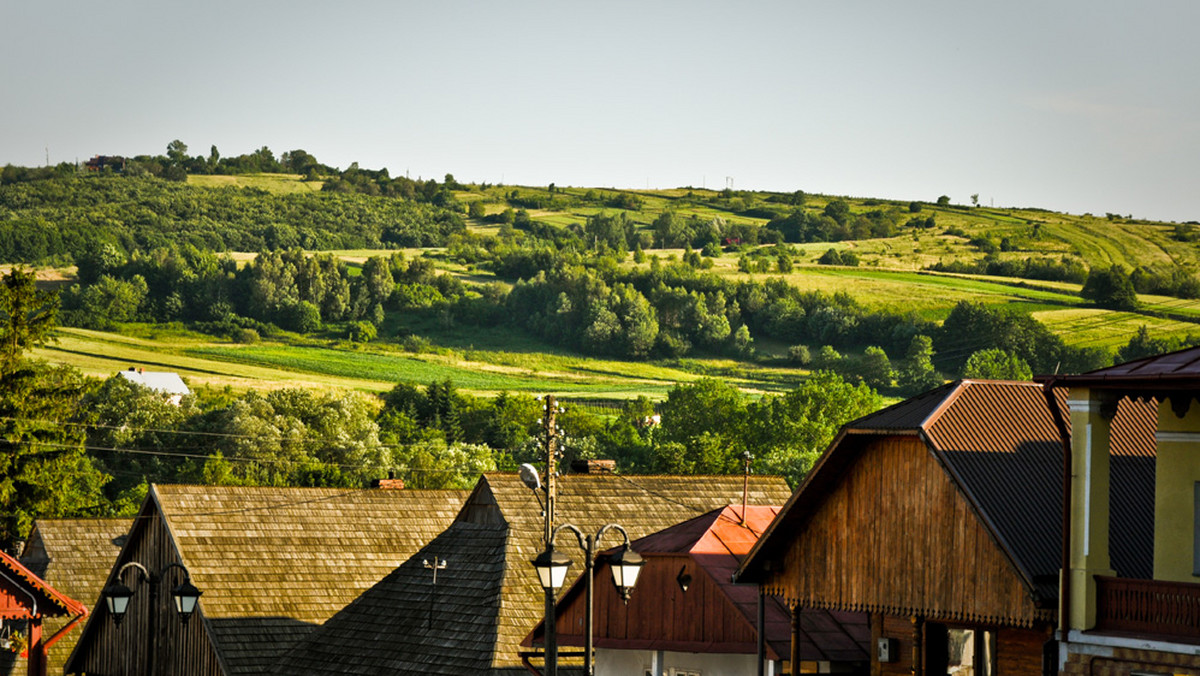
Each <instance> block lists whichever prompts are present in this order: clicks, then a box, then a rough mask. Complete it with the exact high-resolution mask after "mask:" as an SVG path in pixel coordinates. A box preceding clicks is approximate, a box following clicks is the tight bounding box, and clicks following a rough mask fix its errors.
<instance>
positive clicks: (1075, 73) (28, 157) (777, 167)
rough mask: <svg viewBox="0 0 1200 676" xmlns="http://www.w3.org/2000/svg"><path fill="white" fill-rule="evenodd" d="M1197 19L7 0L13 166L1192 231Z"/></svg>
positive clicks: (1, 5) (1060, 8) (1081, 6)
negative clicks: (847, 203)
mask: <svg viewBox="0 0 1200 676" xmlns="http://www.w3.org/2000/svg"><path fill="white" fill-rule="evenodd" d="M1198 25H1200V2H1195V0H1143V1H1141V2H1126V1H1121V2H1117V1H1113V0H1063V1H1054V0H1037V1H1028V0H1008V1H1006V2H991V3H977V2H963V1H962V0H954V1H951V0H946V1H940V2H933V1H928V0H908V1H906V2H895V1H894V0H892V1H889V2H870V1H866V0H863V1H836V2H835V1H832V0H831V1H828V2H804V1H801V0H788V1H775V2H766V1H761V2H755V1H752V0H750V1H744V2H730V1H728V0H726V1H725V2H708V1H706V0H690V1H688V2H670V1H657V2H656V1H649V0H642V1H639V2H624V1H620V0H606V1H605V2H590V3H583V2H570V1H566V2H564V1H562V0H558V1H555V2H521V1H517V0H513V1H502V0H488V1H481V2H471V1H467V0H446V1H440V2H429V1H424V2H408V1H406V0H387V1H378V2H376V1H357V0H343V1H341V2H331V1H330V0H321V1H319V2H310V1H308V0H288V1H286V2H280V1H275V0H237V1H236V2H230V1H227V0H204V1H203V2H181V1H178V0H156V1H149V0H146V1H135V0H104V2H95V1H94V0H91V1H83V0H70V1H66V0H0V165H3V164H9V163H11V164H16V165H24V166H40V165H43V164H45V163H46V158H47V155H48V156H49V161H50V162H51V163H52V164H57V163H59V162H63V161H68V162H74V161H76V160H79V161H82V160H86V159H87V158H89V157H91V156H93V155H97V154H106V155H126V156H132V155H138V154H164V153H165V151H166V146H167V144H168V143H170V142H171V141H172V140H174V139H179V140H182V141H183V142H184V143H186V144H187V145H188V147H189V154H192V155H205V156H207V155H208V153H209V149H210V148H211V146H214V145H215V146H216V147H217V148H218V150H219V151H220V153H221V154H222V155H223V156H231V155H239V154H242V153H250V152H253V151H254V150H256V149H258V148H260V147H262V146H264V145H265V146H268V147H269V148H271V149H272V150H273V151H274V152H275V154H276V155H277V156H278V155H280V154H282V153H283V152H284V151H287V150H293V149H304V150H306V151H308V152H309V153H311V154H313V155H314V156H315V157H316V158H317V159H318V160H319V161H321V162H323V163H325V164H329V165H332V166H337V167H341V168H345V167H346V166H348V165H349V164H350V163H351V162H358V163H359V166H362V167H364V168H371V169H378V168H381V167H387V168H388V170H389V171H390V172H391V174H392V175H393V176H397V175H404V174H407V175H409V176H411V177H412V178H418V177H423V178H430V177H433V178H437V179H438V180H441V179H442V178H443V177H444V175H445V174H447V173H452V174H454V176H455V178H456V179H457V180H459V181H461V182H471V181H474V182H489V183H505V184H515V185H546V184H548V183H551V182H553V183H556V184H557V185H559V186H568V185H571V186H588V187H621V188H646V187H651V188H671V187H680V186H694V187H708V188H718V189H719V188H724V187H726V186H732V187H733V188H735V189H747V190H749V189H758V190H777V191H789V192H790V191H793V190H804V191H805V192H809V193H824V194H831V195H843V196H851V197H876V198H886V199H900V200H923V201H933V200H935V199H937V197H938V196H940V195H948V196H949V197H950V198H951V200H952V201H954V202H956V203H969V201H970V199H971V195H973V194H978V195H979V202H980V204H984V205H989V204H994V205H995V206H1006V207H1007V206H1012V207H1039V208H1044V209H1051V210H1054V211H1064V212H1070V213H1085V212H1086V213H1093V214H1096V215H1103V214H1105V213H1110V212H1111V213H1117V214H1121V215H1132V216H1134V217H1137V218H1149V219H1156V220H1168V221H1189V220H1200V190H1197V189H1196V187H1197V183H1198V179H1200V114H1198V111H1200V52H1197V51H1196V49H1195V45H1194V41H1195V30H1196V26H1198Z"/></svg>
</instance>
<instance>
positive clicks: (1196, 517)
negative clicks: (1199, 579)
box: [1192, 481, 1200, 575]
mask: <svg viewBox="0 0 1200 676" xmlns="http://www.w3.org/2000/svg"><path fill="white" fill-rule="evenodd" d="M1192 512H1193V515H1192V575H1200V481H1197V482H1196V483H1195V484H1193V485H1192Z"/></svg>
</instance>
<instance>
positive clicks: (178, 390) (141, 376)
mask: <svg viewBox="0 0 1200 676" xmlns="http://www.w3.org/2000/svg"><path fill="white" fill-rule="evenodd" d="M117 373H118V374H119V375H120V376H121V377H122V378H124V379H125V380H128V381H129V382H131V383H137V384H138V385H141V386H143V387H148V388H150V389H152V390H154V391H155V392H161V393H163V394H191V392H192V391H191V390H189V389H188V386H187V385H186V384H185V383H184V382H183V378H180V377H179V374H178V373H175V372H173V371H135V370H133V369H129V370H128V371H118V372H117Z"/></svg>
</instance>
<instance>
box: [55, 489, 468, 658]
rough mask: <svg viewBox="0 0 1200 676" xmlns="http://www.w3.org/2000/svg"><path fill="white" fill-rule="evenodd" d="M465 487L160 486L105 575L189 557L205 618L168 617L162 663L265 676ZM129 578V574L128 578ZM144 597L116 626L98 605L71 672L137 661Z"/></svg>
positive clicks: (446, 516)
mask: <svg viewBox="0 0 1200 676" xmlns="http://www.w3.org/2000/svg"><path fill="white" fill-rule="evenodd" d="M466 496H467V492H466V491H428V490H357V489H336V488H267V487H230V486H220V487H217V486H171V485H153V486H151V490H150V494H149V495H148V496H147V498H146V501H145V502H144V503H143V506H142V509H141V511H140V512H139V514H138V516H137V517H136V519H135V521H134V525H133V528H132V529H131V531H130V535H129V538H128V540H127V541H126V543H125V546H124V548H123V549H122V551H121V553H120V555H119V556H118V557H117V561H116V564H115V565H114V566H113V568H112V570H111V572H110V574H109V577H108V581H111V580H112V579H113V577H114V576H115V573H116V571H117V569H118V568H119V566H120V565H123V564H124V563H126V562H129V561H138V562H140V563H142V564H143V565H146V566H147V567H148V568H150V569H151V570H158V569H161V568H162V567H163V566H164V565H165V564H167V563H168V562H181V563H183V564H184V565H185V566H187V568H188V570H189V571H190V573H191V578H192V582H193V583H194V584H195V585H196V587H198V588H199V589H200V590H201V591H202V592H203V593H204V596H203V597H202V598H201V600H200V608H199V611H198V613H197V615H199V621H197V619H196V618H193V619H192V621H191V622H190V623H189V625H188V626H187V627H186V628H184V629H181V628H179V627H178V625H177V622H174V623H172V622H167V621H166V620H164V621H163V622H162V624H163V625H167V628H166V631H168V634H167V638H166V640H165V642H164V645H169V646H172V647H173V648H174V650H173V651H164V652H167V653H170V654H165V655H164V654H160V656H159V660H160V664H163V665H164V667H166V665H167V664H171V662H170V661H169V660H174V665H175V667H176V668H184V667H186V670H187V673H193V674H222V675H225V676H231V675H233V674H261V673H265V672H267V671H268V670H269V669H270V668H271V666H273V665H274V664H275V662H276V660H277V659H278V657H279V655H280V654H282V653H283V652H284V651H285V650H286V649H287V648H289V647H290V646H292V645H293V644H295V642H296V641H297V640H299V639H300V638H303V637H304V636H306V635H307V634H308V633H309V632H311V631H312V629H313V628H314V627H315V626H317V625H319V624H320V623H322V622H324V621H325V620H326V619H328V618H329V617H330V616H332V615H333V614H334V613H335V612H337V611H338V610H340V609H341V608H343V607H344V606H345V605H346V604H348V603H349V602H350V601H352V600H353V599H354V598H356V597H357V596H359V595H360V594H361V593H362V592H363V591H364V590H366V589H367V588H369V587H370V586H371V585H373V584H375V583H376V582H378V581H379V580H381V579H382V578H383V577H384V576H386V575H387V574H388V573H390V572H391V571H392V570H394V569H395V568H396V566H398V565H399V564H400V563H401V562H403V561H404V560H406V559H407V558H409V557H410V556H411V555H412V554H413V553H414V552H416V551H417V550H419V549H420V548H421V547H422V546H423V545H425V544H426V543H427V542H429V541H430V540H432V539H433V538H434V537H436V536H437V534H439V533H441V532H442V531H443V530H445V528H446V527H447V526H449V525H450V523H452V522H453V519H454V517H455V515H456V514H457V512H458V510H459V508H460V507H461V505H462V501H463V500H464V499H465V498H466ZM132 579H133V575H132V574H131V575H129V576H128V577H127V578H126V581H127V582H131V581H132ZM105 584H107V581H106V583H105ZM147 596H148V595H147V594H136V595H135V597H134V599H133V602H132V603H131V606H130V611H129V614H128V616H127V617H126V618H125V621H124V622H123V623H122V625H121V627H119V628H116V627H114V626H113V623H112V621H111V619H110V618H109V617H108V613H107V611H106V610H105V609H104V608H103V604H100V605H99V606H98V608H97V611H96V612H95V613H94V614H93V615H92V618H91V620H89V622H88V624H87V626H86V627H85V629H84V633H83V635H82V636H81V638H80V640H79V644H78V645H77V646H76V649H75V652H74V653H73V654H72V655H71V657H70V659H69V661H68V664H67V673H82V672H86V673H107V672H110V671H113V670H114V669H115V668H116V667H115V666H114V665H116V664H117V663H118V662H120V663H129V664H141V663H142V661H141V660H144V655H141V654H131V653H136V652H138V650H139V648H138V646H139V645H140V643H139V642H137V641H134V640H133V639H131V638H130V637H131V636H138V635H139V631H140V635H142V636H144V635H145V632H146V631H147V628H146V627H145V625H144V624H142V622H143V619H142V616H143V615H144V614H145V613H146V610H147V609H146V608H145V604H146V599H147ZM139 604H140V605H139ZM163 617H164V618H165V617H167V615H163ZM172 619H173V618H172ZM139 624H141V626H140V627H139ZM131 625H132V626H131ZM170 632H175V633H173V634H172V633H170Z"/></svg>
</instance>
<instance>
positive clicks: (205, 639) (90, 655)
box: [68, 502, 224, 676]
mask: <svg viewBox="0 0 1200 676" xmlns="http://www.w3.org/2000/svg"><path fill="white" fill-rule="evenodd" d="M138 519H141V520H144V521H145V524H144V525H145V527H144V528H142V529H134V530H133V533H132V534H131V541H130V542H128V543H127V544H126V546H125V550H124V552H123V556H122V557H121V558H120V559H119V561H118V562H119V563H120V564H122V565H123V564H125V563H127V562H129V561H137V562H138V563H140V564H142V565H143V566H145V567H146V568H147V569H148V570H150V571H152V572H157V571H160V570H162V569H163V567H164V566H166V565H167V564H168V563H172V562H176V563H178V562H180V559H179V552H178V551H177V550H176V548H175V546H174V543H172V542H171V538H170V535H169V533H168V531H167V528H166V525H165V523H164V521H163V518H162V514H161V513H160V512H159V511H158V510H157V509H152V503H150V502H147V503H146V504H144V505H143V509H142V512H141V513H140V514H139V515H138ZM115 571H116V569H115V568H114V573H115ZM181 573H182V571H178V570H174V569H173V570H172V571H171V572H170V574H169V577H168V579H167V580H166V582H164V583H162V584H159V585H158V598H157V599H156V601H155V605H156V606H157V608H154V609H151V608H150V586H151V585H150V583H149V582H143V583H141V584H140V585H139V584H137V582H136V578H137V571H136V570H129V571H126V572H125V575H124V576H123V578H122V579H123V580H124V582H125V584H126V585H127V586H128V587H129V588H130V589H132V590H134V595H133V598H132V599H130V601H129V609H128V611H127V612H126V613H125V618H124V620H123V621H122V622H121V625H120V626H117V625H116V624H115V623H114V622H113V621H112V619H111V617H109V616H108V611H107V610H106V609H105V606H104V603H103V602H101V603H99V604H98V605H97V607H96V610H95V614H94V618H93V621H91V622H89V623H88V630H89V631H90V632H94V635H93V636H92V637H91V640H86V641H85V640H82V638H81V640H80V642H79V644H78V647H77V650H76V653H75V654H73V655H72V656H71V660H70V667H71V668H70V670H69V671H68V673H86V674H88V676H121V675H124V674H148V673H150V668H149V659H150V641H151V637H150V636H149V632H150V627H149V620H150V612H151V611H152V610H153V612H154V613H155V622H156V626H157V629H156V632H155V633H156V634H157V637H158V641H159V642H158V659H157V661H158V669H157V673H158V675H159V676H176V675H183V674H187V675H188V676H222V674H223V673H224V672H223V670H222V668H221V666H220V662H219V660H218V657H217V654H216V651H215V650H214V648H213V645H212V642H211V640H210V638H209V632H208V628H207V627H206V622H205V620H204V618H203V617H202V611H203V607H204V599H203V598H201V600H200V606H199V608H198V609H197V612H196V613H195V614H194V615H193V616H192V618H191V620H190V621H189V622H188V624H187V626H186V627H185V626H183V624H182V623H181V622H180V620H179V615H178V613H176V611H175V604H174V602H173V601H172V599H171V590H172V589H173V588H174V587H175V586H176V585H178V584H179V583H180V582H181V581H182V579H183V578H182V576H181ZM110 582H111V579H110ZM106 586H107V583H106Z"/></svg>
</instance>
